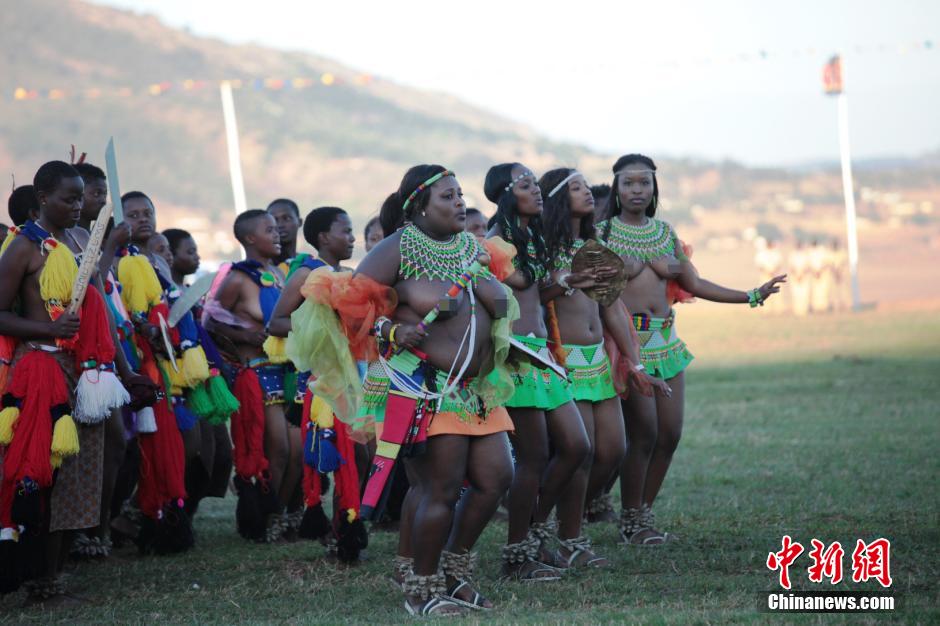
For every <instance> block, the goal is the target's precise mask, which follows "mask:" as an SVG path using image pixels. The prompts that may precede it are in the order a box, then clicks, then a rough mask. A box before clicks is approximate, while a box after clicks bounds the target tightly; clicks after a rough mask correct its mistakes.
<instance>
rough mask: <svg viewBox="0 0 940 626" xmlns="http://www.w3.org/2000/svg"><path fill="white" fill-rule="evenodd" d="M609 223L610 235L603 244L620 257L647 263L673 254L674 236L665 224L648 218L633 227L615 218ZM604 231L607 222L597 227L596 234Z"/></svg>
mask: <svg viewBox="0 0 940 626" xmlns="http://www.w3.org/2000/svg"><path fill="white" fill-rule="evenodd" d="M609 222H610V225H611V228H610V234H609V235H608V236H607V241H606V242H604V243H606V244H607V247H609V248H610V249H611V250H613V251H614V252H616V253H617V254H618V255H620V256H625V257H630V258H632V259H639V260H640V261H644V262H649V261H653V260H655V259H658V258H661V257H664V256H669V255H674V254H675V251H676V236H675V233H673V231H672V228H671V227H670V226H669V225H668V224H667V223H666V222H663V221H660V220H658V219H655V218H648V219H647V220H646V223H644V224H642V225H640V226H633V225H631V224H625V223H624V222H623V221H622V220H619V219H617V218H616V217H612V218H610V220H609ZM606 229H607V221H604V222H601V223H600V224H598V226H597V230H598V232H605V230H606Z"/></svg>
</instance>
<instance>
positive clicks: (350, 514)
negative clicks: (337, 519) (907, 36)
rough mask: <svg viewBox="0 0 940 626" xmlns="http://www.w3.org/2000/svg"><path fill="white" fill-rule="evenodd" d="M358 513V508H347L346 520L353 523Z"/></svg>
mask: <svg viewBox="0 0 940 626" xmlns="http://www.w3.org/2000/svg"><path fill="white" fill-rule="evenodd" d="M357 517H358V515H357V514H356V509H346V521H347V522H349V523H350V524H352V523H353V522H355V521H356V518H357Z"/></svg>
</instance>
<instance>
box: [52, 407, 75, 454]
mask: <svg viewBox="0 0 940 626" xmlns="http://www.w3.org/2000/svg"><path fill="white" fill-rule="evenodd" d="M52 454H54V455H56V456H60V457H63V458H64V457H67V456H72V455H73V454H78V429H77V428H76V427H75V421H74V420H73V419H72V416H71V415H63V416H62V417H60V418H59V419H57V420H56V421H55V428H54V429H53V431H52Z"/></svg>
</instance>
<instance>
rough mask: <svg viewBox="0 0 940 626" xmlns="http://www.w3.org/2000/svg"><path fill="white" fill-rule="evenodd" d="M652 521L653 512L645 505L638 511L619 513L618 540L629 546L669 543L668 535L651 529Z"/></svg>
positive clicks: (629, 510)
mask: <svg viewBox="0 0 940 626" xmlns="http://www.w3.org/2000/svg"><path fill="white" fill-rule="evenodd" d="M654 521H655V516H654V514H653V512H652V511H651V510H650V508H649V506H647V505H645V504H644V505H643V506H641V507H640V508H639V509H635V508H630V509H624V510H623V511H622V512H621V513H620V538H621V539H622V540H623V542H624V543H625V544H627V545H630V546H642V547H655V546H661V545H663V544H665V543H666V542H667V541H669V533H661V532H659V531H658V530H656V529H655V528H653V523H654ZM641 535H645V536H641Z"/></svg>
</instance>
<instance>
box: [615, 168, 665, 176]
mask: <svg viewBox="0 0 940 626" xmlns="http://www.w3.org/2000/svg"><path fill="white" fill-rule="evenodd" d="M626 171H627V168H623V169H622V170H620V171H619V172H614V176H620V175H621V174H623V173H624V172H626ZM630 173H631V174H652V175H653V176H656V170H630Z"/></svg>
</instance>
